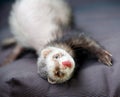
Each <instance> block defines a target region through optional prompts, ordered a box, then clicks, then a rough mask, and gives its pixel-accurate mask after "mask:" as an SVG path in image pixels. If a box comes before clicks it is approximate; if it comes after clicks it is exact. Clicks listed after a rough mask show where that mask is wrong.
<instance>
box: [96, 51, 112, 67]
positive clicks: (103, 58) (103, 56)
mask: <svg viewBox="0 0 120 97" xmlns="http://www.w3.org/2000/svg"><path fill="white" fill-rule="evenodd" d="M111 56H112V55H111V53H109V52H108V51H106V50H102V51H100V52H99V54H98V58H99V59H98V61H99V62H102V63H104V64H106V65H108V66H112V58H111Z"/></svg>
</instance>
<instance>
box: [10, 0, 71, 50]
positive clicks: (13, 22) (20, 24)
mask: <svg viewBox="0 0 120 97" xmlns="http://www.w3.org/2000/svg"><path fill="white" fill-rule="evenodd" d="M70 16H71V10H70V8H69V6H68V5H67V3H66V2H65V1H64V0H17V1H16V3H15V4H14V5H13V10H12V12H11V16H10V18H9V20H10V28H11V32H12V33H13V34H14V36H15V38H16V39H17V40H18V42H19V43H20V44H21V45H22V46H24V47H31V48H34V49H36V50H38V49H40V48H41V47H43V46H44V45H45V44H46V43H48V41H50V40H52V39H54V37H53V33H56V32H57V31H61V28H60V26H59V25H58V22H60V23H61V24H62V26H66V25H68V24H69V21H70Z"/></svg>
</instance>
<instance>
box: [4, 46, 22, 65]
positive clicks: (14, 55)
mask: <svg viewBox="0 0 120 97" xmlns="http://www.w3.org/2000/svg"><path fill="white" fill-rule="evenodd" d="M22 51H23V47H21V46H19V45H16V46H15V48H14V49H13V51H12V53H11V54H10V55H9V56H8V57H7V58H6V59H5V60H4V61H3V64H2V65H6V64H8V63H11V62H13V61H14V60H15V59H16V58H17V57H18V56H19V55H20V54H21V52H22Z"/></svg>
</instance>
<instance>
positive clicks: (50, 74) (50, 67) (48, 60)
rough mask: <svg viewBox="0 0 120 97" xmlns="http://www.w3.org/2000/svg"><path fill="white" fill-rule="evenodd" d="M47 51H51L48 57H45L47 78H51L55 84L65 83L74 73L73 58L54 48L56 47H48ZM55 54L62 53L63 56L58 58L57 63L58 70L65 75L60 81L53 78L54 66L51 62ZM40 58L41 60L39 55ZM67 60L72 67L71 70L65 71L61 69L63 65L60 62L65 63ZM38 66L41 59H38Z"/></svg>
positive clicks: (57, 78)
mask: <svg viewBox="0 0 120 97" xmlns="http://www.w3.org/2000/svg"><path fill="white" fill-rule="evenodd" d="M48 49H50V50H52V51H51V52H50V53H49V54H48V55H47V57H46V58H45V64H47V65H46V66H47V71H48V77H49V78H51V79H52V80H54V81H56V82H57V83H62V82H65V81H67V80H69V79H70V78H71V76H72V74H73V72H74V68H75V62H74V60H73V58H72V57H71V56H70V55H69V54H68V53H67V52H66V51H65V50H63V49H60V48H56V47H48ZM57 53H62V54H63V55H64V56H63V57H61V58H59V59H58V60H57V61H58V62H59V63H60V66H59V67H60V68H61V69H60V70H61V72H63V73H65V76H64V77H63V78H62V79H61V78H59V77H55V76H54V72H53V71H54V70H55V67H56V64H55V63H54V61H53V59H52V58H53V55H55V54H57ZM41 58H43V56H42V55H41ZM67 60H69V61H70V62H71V64H72V67H71V68H66V69H63V68H64V67H63V64H62V62H63V61H67ZM38 61H39V62H38V66H39V65H40V61H41V59H40V58H39V60H38Z"/></svg>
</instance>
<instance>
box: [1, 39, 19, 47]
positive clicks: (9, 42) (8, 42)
mask: <svg viewBox="0 0 120 97" xmlns="http://www.w3.org/2000/svg"><path fill="white" fill-rule="evenodd" d="M16 43H17V42H16V40H15V39H14V38H13V37H12V38H7V39H4V40H3V41H2V42H1V46H2V47H6V46H10V45H12V44H16Z"/></svg>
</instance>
